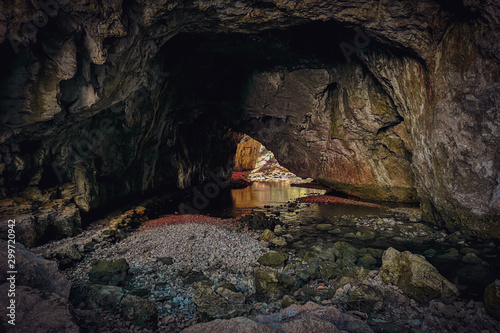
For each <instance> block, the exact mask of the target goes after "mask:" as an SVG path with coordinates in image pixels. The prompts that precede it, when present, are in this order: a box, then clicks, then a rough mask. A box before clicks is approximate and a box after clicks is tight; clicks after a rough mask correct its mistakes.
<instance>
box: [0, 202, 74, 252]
mask: <svg viewBox="0 0 500 333" xmlns="http://www.w3.org/2000/svg"><path fill="white" fill-rule="evenodd" d="M0 215H4V216H2V217H1V218H0V233H1V234H2V235H3V234H4V233H5V234H6V230H7V228H8V221H9V220H15V221H16V226H15V228H16V236H17V240H18V241H19V242H21V243H23V244H24V245H26V246H27V247H34V246H38V245H41V244H43V243H46V242H48V241H50V240H57V239H61V238H65V237H70V236H74V235H76V234H77V233H78V232H80V231H81V226H82V225H81V218H80V210H79V209H78V208H77V207H76V206H75V204H72V203H68V202H66V201H64V200H56V201H54V202H48V203H44V204H42V205H41V206H40V207H38V208H34V207H33V205H32V204H31V203H29V202H27V201H26V200H23V199H21V198H18V199H17V200H15V201H13V204H12V205H11V207H0Z"/></svg>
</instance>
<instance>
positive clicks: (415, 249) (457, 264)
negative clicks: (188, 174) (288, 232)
mask: <svg viewBox="0 0 500 333" xmlns="http://www.w3.org/2000/svg"><path fill="white" fill-rule="evenodd" d="M324 193H325V190H319V189H311V188H304V187H295V186H291V183H290V182H287V181H276V182H255V183H253V184H252V185H250V186H248V187H246V188H243V189H234V190H231V192H230V195H229V196H230V198H227V197H225V198H221V200H220V202H219V204H215V205H214V206H215V208H214V207H212V208H211V209H210V210H208V211H205V212H203V213H208V214H209V215H212V216H217V217H223V218H230V217H232V218H239V217H241V216H242V215H247V214H251V213H256V212H265V213H266V214H268V215H273V216H277V217H278V218H279V219H280V221H281V222H283V223H284V224H285V225H288V226H290V227H292V228H295V229H297V228H298V229H300V232H301V236H300V238H298V239H295V240H294V242H291V243H290V244H289V245H288V248H290V249H291V250H296V251H300V250H304V249H306V250H308V249H311V248H312V247H313V246H315V245H321V246H323V247H329V246H332V245H333V244H334V243H335V242H337V241H346V242H348V243H350V244H352V245H354V246H355V247H357V248H361V247H371V248H378V249H383V250H385V249H387V248H388V247H394V248H396V249H398V250H399V251H411V252H412V253H416V254H421V255H424V251H426V250H428V249H431V248H432V249H434V250H435V251H436V254H435V255H427V256H426V257H427V259H428V260H429V262H431V263H432V264H433V265H434V266H435V267H436V268H437V269H438V270H439V271H440V273H441V274H443V275H444V276H445V277H446V278H447V279H449V280H450V281H452V282H454V283H455V284H456V285H457V286H458V288H459V290H460V291H461V293H462V296H465V297H468V298H473V299H476V300H481V299H482V293H483V290H484V288H485V286H486V285H487V284H489V283H491V282H492V281H493V280H494V279H495V278H500V264H499V262H498V259H497V258H498V247H495V246H492V243H491V242H488V241H482V240H477V239H468V240H467V243H466V245H467V246H468V247H472V248H475V249H476V250H478V251H479V254H478V256H479V257H480V258H481V259H483V260H484V261H485V262H487V263H488V264H487V265H486V266H485V265H468V264H465V263H463V262H462V261H461V260H460V257H458V259H455V260H450V259H443V258H439V255H440V254H444V253H445V252H446V251H447V250H448V249H450V248H452V247H454V248H457V249H460V248H462V247H464V244H459V243H450V242H448V241H443V240H442V239H441V240H438V239H433V238H432V237H428V238H425V239H424V240H423V241H421V242H415V241H413V240H412V239H411V238H408V239H404V237H400V236H402V235H400V234H397V235H396V237H385V236H384V233H383V232H380V231H379V230H376V229H373V228H372V226H370V225H368V226H360V225H354V226H342V225H340V224H339V221H340V220H341V218H342V217H348V218H352V217H356V218H367V220H370V219H372V220H373V219H375V218H379V217H387V218H396V220H397V221H399V222H400V223H401V224H400V225H399V226H396V227H395V228H394V229H395V232H396V233H398V232H399V231H400V230H403V229H404V228H407V227H412V226H414V225H415V223H414V222H410V221H409V219H408V217H407V216H404V215H400V214H397V213H395V212H394V211H391V210H390V209H389V207H387V208H374V207H363V206H355V205H344V204H337V205H332V204H325V203H317V204H299V205H298V206H295V205H294V204H293V202H294V201H295V200H296V199H298V198H300V197H304V196H309V195H315V194H316V195H321V194H324ZM413 208H414V207H413ZM320 223H329V224H332V225H333V228H334V229H336V230H337V232H328V233H327V232H322V231H318V230H317V229H316V228H315V226H316V225H317V224H320ZM420 223H421V222H420ZM428 226H429V225H428ZM429 227H430V226H429ZM432 228H433V227H431V229H432ZM339 230H340V232H338V231H339ZM434 230H436V232H438V231H437V228H434ZM365 231H375V232H376V235H377V236H376V237H375V238H374V239H371V240H360V239H356V238H352V237H350V238H349V237H346V235H348V234H349V233H351V234H356V233H359V232H361V233H363V232H365ZM298 244H300V245H298ZM380 264H381V262H380V259H379V265H380Z"/></svg>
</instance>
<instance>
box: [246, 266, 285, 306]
mask: <svg viewBox="0 0 500 333" xmlns="http://www.w3.org/2000/svg"><path fill="white" fill-rule="evenodd" d="M278 276H279V274H278V273H277V272H275V271H273V270H270V269H256V270H255V271H254V277H255V298H256V299H257V300H259V301H264V300H267V299H271V298H274V299H280V298H281V297H283V295H284V294H285V290H286V289H287V286H286V285H285V284H284V283H280V281H279V279H278Z"/></svg>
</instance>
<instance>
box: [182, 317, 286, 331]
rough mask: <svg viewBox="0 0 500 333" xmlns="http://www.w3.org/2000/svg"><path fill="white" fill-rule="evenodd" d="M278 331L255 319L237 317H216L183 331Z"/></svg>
mask: <svg viewBox="0 0 500 333" xmlns="http://www.w3.org/2000/svg"><path fill="white" fill-rule="evenodd" d="M202 332H206V333H209V332H213V333H235V332H238V333H277V331H276V330H274V329H272V328H270V327H268V326H266V325H261V324H258V323H256V322H255V321H253V320H251V319H249V318H244V317H237V318H233V319H230V320H222V319H216V320H213V321H211V322H208V323H201V324H197V325H194V326H191V327H188V328H186V329H184V330H183V331H182V333H202Z"/></svg>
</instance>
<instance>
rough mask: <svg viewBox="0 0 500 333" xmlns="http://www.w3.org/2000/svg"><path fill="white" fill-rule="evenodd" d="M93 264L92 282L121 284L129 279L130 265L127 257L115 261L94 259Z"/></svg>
mask: <svg viewBox="0 0 500 333" xmlns="http://www.w3.org/2000/svg"><path fill="white" fill-rule="evenodd" d="M91 266H92V268H91V270H90V272H89V280H90V282H92V283H96V284H103V285H110V286H121V285H124V284H125V282H126V281H127V279H128V270H129V265H128V263H127V261H126V260H125V259H118V260H115V261H106V260H94V261H93V262H92V264H91Z"/></svg>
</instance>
